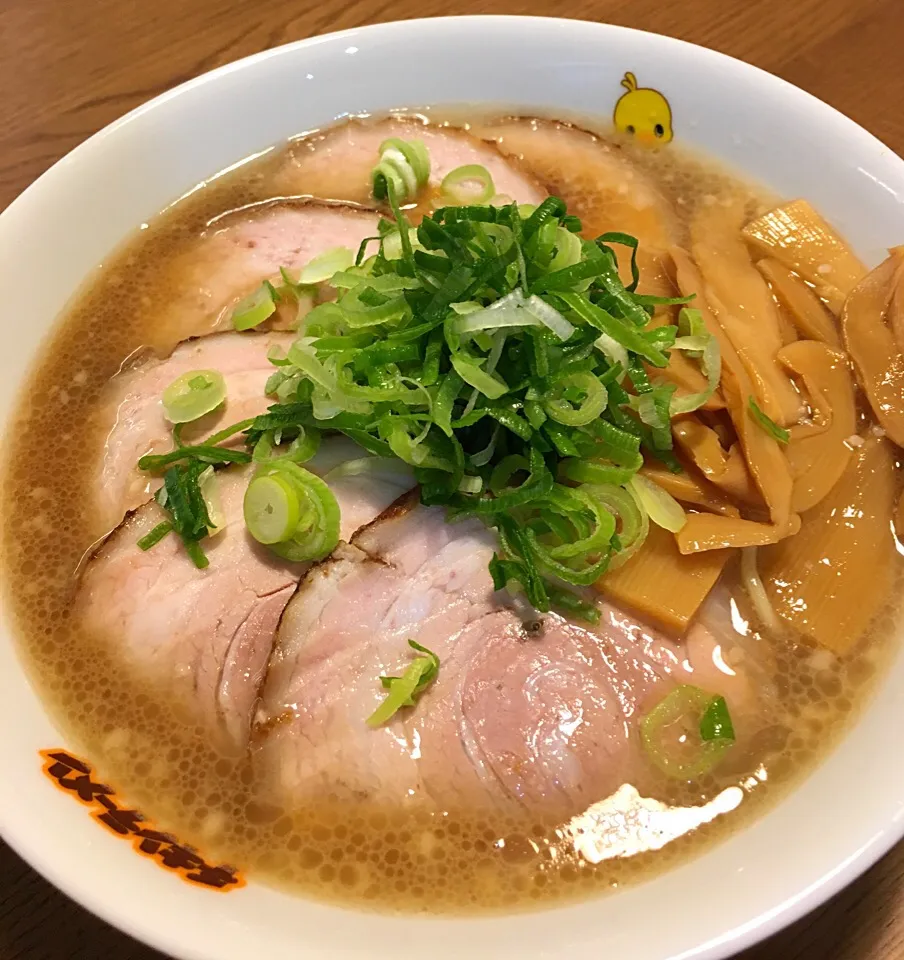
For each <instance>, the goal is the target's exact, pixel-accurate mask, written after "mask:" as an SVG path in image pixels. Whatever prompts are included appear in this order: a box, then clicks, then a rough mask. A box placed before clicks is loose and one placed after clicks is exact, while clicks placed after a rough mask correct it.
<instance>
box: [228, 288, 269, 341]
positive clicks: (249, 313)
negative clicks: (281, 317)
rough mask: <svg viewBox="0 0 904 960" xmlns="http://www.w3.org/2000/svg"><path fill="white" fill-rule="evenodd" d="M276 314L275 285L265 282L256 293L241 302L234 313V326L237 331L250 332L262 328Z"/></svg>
mask: <svg viewBox="0 0 904 960" xmlns="http://www.w3.org/2000/svg"><path fill="white" fill-rule="evenodd" d="M274 313H276V291H275V290H274V289H273V284H271V283H268V282H267V281H264V283H262V284H261V285H260V286H259V287H258V288H257V290H255V291H254V293H251V294H249V295H248V296H247V297H245V298H244V299H243V300H240V301H239V302H238V303H237V304H236V305H235V309H234V310H233V311H232V325H233V327H235V329H236V330H250V329H251V328H252V327H257V326H260V324H262V323H263V322H264V321H265V320H267V319H268V318H269V317H272V316H273V314H274Z"/></svg>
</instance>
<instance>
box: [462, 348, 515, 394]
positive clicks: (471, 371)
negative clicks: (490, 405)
mask: <svg viewBox="0 0 904 960" xmlns="http://www.w3.org/2000/svg"><path fill="white" fill-rule="evenodd" d="M451 361H452V366H453V367H454V368H455V372H456V373H457V374H458V375H459V376H460V377H461V379H462V380H464V382H465V383H469V384H470V385H471V386H472V387H473V388H474V389H475V390H477V391H479V392H480V393H482V394H483V395H484V396H485V397H489V398H490V400H498V399H499V397H501V396H502V395H503V394H505V393H506V392H507V391H508V386H507V384H506V383H505V381H504V380H502V379H500V378H499V377H497V376H496V375H495V374H492V373H487V371H486V370H483V369H481V367H480V364H479V362H478V361H476V360H474V359H472V358H470V357H466V356H464V355H463V354H453V355H452V357H451Z"/></svg>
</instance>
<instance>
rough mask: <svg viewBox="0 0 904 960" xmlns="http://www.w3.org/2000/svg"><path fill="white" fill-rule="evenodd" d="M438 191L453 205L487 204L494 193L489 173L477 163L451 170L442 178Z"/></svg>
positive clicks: (494, 188)
mask: <svg viewBox="0 0 904 960" xmlns="http://www.w3.org/2000/svg"><path fill="white" fill-rule="evenodd" d="M440 189H441V190H442V192H443V196H444V197H445V198H446V199H448V200H450V201H451V202H452V203H455V204H471V203H487V202H488V201H489V200H491V199H492V198H493V195H494V194H495V193H496V187H495V185H494V184H493V178H492V176H491V175H490V171H489V170H487V168H486V167H483V166H481V165H480V164H479V163H468V164H465V166H463V167H456V168H455V169H454V170H451V171H450V172H449V173H447V174H446V175H445V177H443V182H442V184H441V185H440Z"/></svg>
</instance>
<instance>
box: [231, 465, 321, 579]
mask: <svg viewBox="0 0 904 960" xmlns="http://www.w3.org/2000/svg"><path fill="white" fill-rule="evenodd" d="M259 481H268V482H266V483H262V482H259ZM244 512H245V523H246V524H247V526H248V532H249V533H250V534H251V535H252V536H253V537H254V538H255V539H256V540H259V542H261V543H264V544H266V545H267V546H269V547H270V549H271V550H273V551H274V553H277V554H278V555H279V556H281V557H284V558H285V559H286V560H293V561H299V562H300V561H306V560H322V559H323V558H324V557H325V556H327V555H328V554H329V553H331V552H332V550H334V549H335V547H336V544H337V543H338V542H339V519H340V516H339V505H338V503H336V498H335V496H334V495H333V493H332V491H331V490H330V488H329V487H328V486H327V485H326V484H325V483H324V482H323V480H321V479H320V477H317V476H315V475H314V474H313V473H311V472H310V471H308V470H305V469H304V468H303V467H300V466H299V465H298V464H297V463H292V461H290V460H287V459H285V458H281V459H278V460H271V461H269V462H267V463H265V464H262V465H261V466H260V467H258V468H257V470H256V471H255V474H254V476H253V477H252V479H251V482H250V483H249V484H248V489H247V490H246V492H245V503H244Z"/></svg>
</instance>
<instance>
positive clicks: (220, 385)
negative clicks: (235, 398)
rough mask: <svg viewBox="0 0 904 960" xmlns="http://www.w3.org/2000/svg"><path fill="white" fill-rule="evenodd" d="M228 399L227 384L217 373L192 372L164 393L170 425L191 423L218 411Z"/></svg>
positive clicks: (183, 375)
mask: <svg viewBox="0 0 904 960" xmlns="http://www.w3.org/2000/svg"><path fill="white" fill-rule="evenodd" d="M225 399H226V381H225V380H224V379H223V374H222V373H219V372H218V371H216V370H189V371H188V372H187V373H183V374H182V375H181V376H178V377H176V379H175V380H173V382H172V383H171V384H170V385H169V386H168V387H167V388H166V389H165V390H164V391H163V397H162V402H163V413H164V416H165V417H166V419H167V420H169V422H170V423H190V422H191V421H192V420H197V419H198V418H199V417H203V416H204V415H205V414H206V413H210V412H211V410H216V408H217V407H218V406H220V404H221V403H222V402H223V401H224V400H225Z"/></svg>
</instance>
